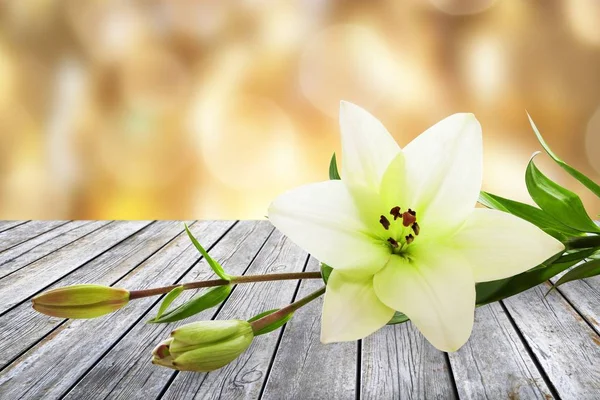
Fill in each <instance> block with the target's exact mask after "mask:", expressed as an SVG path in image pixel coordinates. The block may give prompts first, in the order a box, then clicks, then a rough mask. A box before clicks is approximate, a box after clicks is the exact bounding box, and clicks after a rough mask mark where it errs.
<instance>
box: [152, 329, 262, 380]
mask: <svg viewBox="0 0 600 400" xmlns="http://www.w3.org/2000/svg"><path fill="white" fill-rule="evenodd" d="M253 339H254V333H253V332H252V327H251V326H250V324H249V323H248V322H247V321H241V320H229V321H199V322H193V323H191V324H187V325H183V326H181V327H179V328H177V329H175V330H174V331H173V332H171V337H170V338H169V339H167V340H165V341H163V342H161V343H160V344H159V345H158V346H156V347H155V348H154V351H153V352H152V363H153V364H157V365H162V366H163V367H167V368H172V369H176V370H179V371H197V372H208V371H213V370H215V369H218V368H221V367H223V366H225V365H227V364H229V363H230V362H232V361H233V360H235V359H236V358H237V357H238V356H239V355H240V354H242V353H243V352H244V351H245V350H246V349H247V348H248V346H250V343H252V340H253Z"/></svg>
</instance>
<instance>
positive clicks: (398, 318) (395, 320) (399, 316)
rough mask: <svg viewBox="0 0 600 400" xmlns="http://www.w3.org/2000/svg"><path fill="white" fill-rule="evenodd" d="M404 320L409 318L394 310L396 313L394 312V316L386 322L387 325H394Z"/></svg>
mask: <svg viewBox="0 0 600 400" xmlns="http://www.w3.org/2000/svg"><path fill="white" fill-rule="evenodd" d="M406 321H409V318H408V317H407V316H406V315H404V314H402V313H401V312H400V311H396V313H395V314H394V316H393V317H392V319H391V320H390V322H388V323H387V324H388V325H396V324H402V323H404V322H406Z"/></svg>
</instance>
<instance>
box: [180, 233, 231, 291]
mask: <svg viewBox="0 0 600 400" xmlns="http://www.w3.org/2000/svg"><path fill="white" fill-rule="evenodd" d="M185 231H186V232H187V234H188V236H189V237H190V240H191V241H192V243H193V244H194V246H195V247H196V249H198V251H199V252H200V254H202V256H203V257H204V259H205V260H206V262H208V265H210V267H211V268H212V270H213V271H214V272H215V274H217V276H218V277H219V278H221V279H225V280H226V281H230V280H231V276H230V275H228V274H227V273H225V270H224V269H223V267H222V266H221V264H219V263H218V262H216V261H215V260H213V258H212V257H211V256H209V255H208V252H207V251H206V250H204V247H202V245H200V243H199V242H198V240H196V238H195V237H194V235H193V234H192V232H190V229H189V228H188V226H187V224H185Z"/></svg>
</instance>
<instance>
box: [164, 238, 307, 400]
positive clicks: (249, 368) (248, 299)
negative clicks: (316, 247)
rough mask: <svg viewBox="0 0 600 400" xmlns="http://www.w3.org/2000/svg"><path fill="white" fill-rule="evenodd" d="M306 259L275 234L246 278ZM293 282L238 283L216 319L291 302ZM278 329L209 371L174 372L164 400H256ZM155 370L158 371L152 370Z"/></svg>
mask: <svg viewBox="0 0 600 400" xmlns="http://www.w3.org/2000/svg"><path fill="white" fill-rule="evenodd" d="M307 257H308V255H307V254H306V252H304V251H303V250H302V249H300V248H299V247H297V246H296V245H295V244H293V243H292V242H291V241H290V240H289V239H287V238H286V237H284V236H283V235H282V234H281V233H279V232H278V231H275V232H274V233H273V235H271V237H270V238H269V240H268V242H267V244H266V245H265V247H264V248H263V251H261V252H260V253H259V255H258V256H257V257H256V259H255V260H254V262H253V263H252V265H251V266H250V268H249V270H248V272H247V273H248V274H266V273H272V272H300V271H302V270H303V268H304V266H305V262H306V261H307ZM297 286H298V283H297V282H296V281H283V282H263V283H256V284H248V285H238V286H237V288H236V290H235V291H233V293H232V294H231V296H230V298H229V300H228V301H227V302H226V303H225V305H224V307H223V308H222V309H221V311H220V312H219V313H218V315H217V319H232V318H236V319H248V318H251V317H252V316H254V315H256V314H258V313H260V312H262V311H265V310H269V309H273V308H278V307H282V306H284V305H285V304H287V303H289V302H290V301H292V299H293V295H294V292H295V290H296V288H297ZM279 336H280V331H279V330H277V331H274V332H271V333H270V334H266V335H263V336H259V337H257V338H256V339H255V340H254V342H253V343H252V344H251V345H250V347H249V348H248V350H246V351H245V352H244V353H243V354H242V355H240V357H238V358H237V359H236V360H234V361H233V362H232V363H230V364H229V365H227V366H225V367H223V368H221V369H219V370H216V371H213V372H210V373H208V374H199V373H194V372H180V373H176V377H175V379H174V380H173V383H172V384H171V386H169V388H168V389H167V391H166V392H165V394H164V397H163V398H164V399H192V398H193V399H203V400H206V399H231V398H235V399H256V398H258V396H259V394H260V391H261V388H262V386H263V382H264V380H265V378H266V374H267V371H268V368H269V365H270V362H271V359H272V357H273V355H274V352H275V350H276V347H277V343H278V339H279ZM157 368H159V367H157Z"/></svg>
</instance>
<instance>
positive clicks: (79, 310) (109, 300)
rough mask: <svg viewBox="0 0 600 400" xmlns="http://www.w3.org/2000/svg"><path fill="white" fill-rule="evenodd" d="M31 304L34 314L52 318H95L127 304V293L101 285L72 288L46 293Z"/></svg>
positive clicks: (75, 286) (123, 290)
mask: <svg viewBox="0 0 600 400" xmlns="http://www.w3.org/2000/svg"><path fill="white" fill-rule="evenodd" d="M31 301H32V303H33V308H34V309H35V310H36V311H38V312H41V313H42V314H46V315H50V316H52V317H59V318H95V317H99V316H101V315H104V314H108V313H111V312H113V311H116V310H118V309H120V308H121V307H123V306H124V305H125V304H127V303H128V302H129V291H127V290H125V289H119V288H113V287H110V286H101V285H74V286H66V287H61V288H58V289H52V290H49V291H47V292H44V293H42V294H40V295H38V296H35V297H34V298H33V299H32V300H31Z"/></svg>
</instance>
